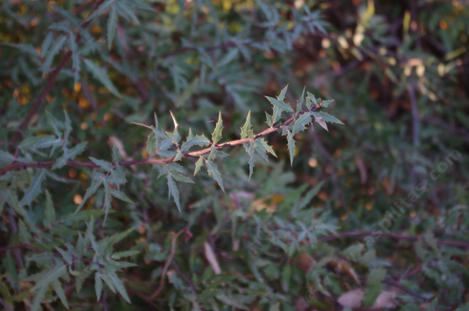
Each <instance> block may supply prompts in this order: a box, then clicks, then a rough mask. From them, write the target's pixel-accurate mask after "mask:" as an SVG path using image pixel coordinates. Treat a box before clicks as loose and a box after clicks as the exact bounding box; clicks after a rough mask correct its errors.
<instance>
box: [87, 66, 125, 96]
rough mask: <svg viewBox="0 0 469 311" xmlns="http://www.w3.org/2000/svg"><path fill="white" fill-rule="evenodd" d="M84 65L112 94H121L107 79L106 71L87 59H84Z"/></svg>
mask: <svg viewBox="0 0 469 311" xmlns="http://www.w3.org/2000/svg"><path fill="white" fill-rule="evenodd" d="M85 65H86V67H88V70H89V71H90V72H91V74H92V75H93V76H94V77H95V78H96V79H98V80H99V82H101V83H102V84H103V85H104V86H105V87H106V88H107V89H108V90H109V91H110V92H111V93H112V94H114V95H115V96H118V97H121V94H120V93H119V91H118V90H117V88H116V87H115V86H114V83H112V81H111V80H110V79H109V76H108V75H107V72H106V71H105V70H104V69H103V68H101V67H99V66H98V65H96V64H95V63H94V62H92V61H90V60H89V59H85Z"/></svg>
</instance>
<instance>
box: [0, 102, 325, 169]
mask: <svg viewBox="0 0 469 311" xmlns="http://www.w3.org/2000/svg"><path fill="white" fill-rule="evenodd" d="M317 109H319V106H317V107H314V108H313V109H312V110H314V111H315V110H317ZM294 120H295V117H294V116H292V117H290V118H289V119H287V120H286V121H285V122H283V123H281V124H279V125H276V126H271V127H269V128H267V129H265V130H263V131H261V132H259V133H257V134H255V135H254V136H253V137H252V138H240V139H235V140H231V141H227V142H224V143H220V144H215V148H216V149H218V150H219V149H223V148H227V147H234V146H238V145H243V144H246V143H249V142H253V141H255V140H256V139H260V138H263V137H266V136H268V135H270V134H272V133H274V132H276V131H278V130H280V129H282V128H284V127H286V126H288V125H289V124H290V123H292V122H293V121H294ZM211 150H212V147H207V148H203V149H199V150H194V151H190V152H187V153H186V154H184V157H186V158H194V157H200V156H203V155H205V154H208V153H210V151H211ZM174 160H175V158H174V157H166V158H149V159H142V160H124V161H121V162H119V164H118V166H121V167H131V166H134V165H149V164H150V165H162V164H167V163H171V162H174ZM53 165H54V161H38V162H19V161H15V162H13V163H10V164H8V165H7V166H5V167H3V168H0V176H2V175H4V174H6V173H8V172H10V171H15V170H24V169H27V168H50V167H52V166H53ZM66 165H67V166H70V167H74V168H91V169H95V168H99V166H98V165H96V164H95V163H93V162H91V161H78V160H69V161H68V162H67V164H66Z"/></svg>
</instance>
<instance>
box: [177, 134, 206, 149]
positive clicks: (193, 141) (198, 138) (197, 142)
mask: <svg viewBox="0 0 469 311" xmlns="http://www.w3.org/2000/svg"><path fill="white" fill-rule="evenodd" d="M209 144H210V140H208V138H207V137H205V136H204V135H195V136H191V137H187V140H186V141H185V142H184V143H183V144H182V146H181V151H182V152H187V151H189V150H190V149H191V148H192V147H194V146H200V147H204V146H207V145H209Z"/></svg>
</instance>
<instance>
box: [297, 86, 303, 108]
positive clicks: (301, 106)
mask: <svg viewBox="0 0 469 311" xmlns="http://www.w3.org/2000/svg"><path fill="white" fill-rule="evenodd" d="M304 105H305V88H304V87H303V91H302V92H301V95H300V98H299V99H298V101H297V103H296V112H300V111H302V110H303V107H304Z"/></svg>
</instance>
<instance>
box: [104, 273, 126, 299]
mask: <svg viewBox="0 0 469 311" xmlns="http://www.w3.org/2000/svg"><path fill="white" fill-rule="evenodd" d="M107 275H108V276H109V278H110V279H111V282H112V284H113V285H114V287H115V288H116V290H117V292H118V293H119V294H120V295H121V296H122V298H124V300H125V301H127V302H128V303H130V298H129V295H128V294H127V291H126V290H125V286H124V283H122V281H121V280H120V279H119V278H118V277H117V274H116V273H115V272H114V271H110V272H109V273H107Z"/></svg>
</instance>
